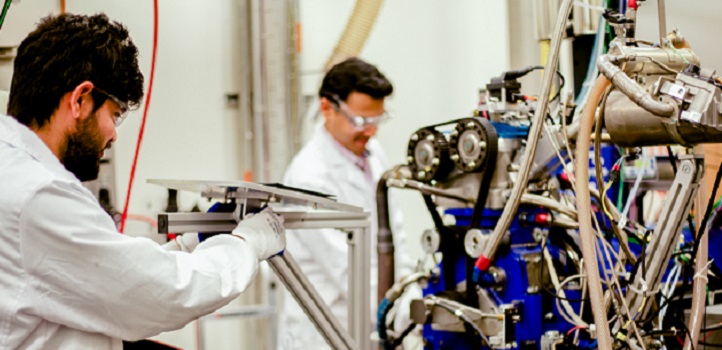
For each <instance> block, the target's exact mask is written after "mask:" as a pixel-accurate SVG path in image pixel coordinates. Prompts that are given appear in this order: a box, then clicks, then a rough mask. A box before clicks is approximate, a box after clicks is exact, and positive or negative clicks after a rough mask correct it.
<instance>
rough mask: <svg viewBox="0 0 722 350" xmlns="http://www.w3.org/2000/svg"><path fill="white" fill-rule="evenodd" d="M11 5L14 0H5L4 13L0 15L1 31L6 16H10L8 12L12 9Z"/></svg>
mask: <svg viewBox="0 0 722 350" xmlns="http://www.w3.org/2000/svg"><path fill="white" fill-rule="evenodd" d="M10 3H12V0H5V5H4V6H3V12H2V14H0V29H2V27H3V23H5V16H6V15H7V14H8V10H9V9H10Z"/></svg>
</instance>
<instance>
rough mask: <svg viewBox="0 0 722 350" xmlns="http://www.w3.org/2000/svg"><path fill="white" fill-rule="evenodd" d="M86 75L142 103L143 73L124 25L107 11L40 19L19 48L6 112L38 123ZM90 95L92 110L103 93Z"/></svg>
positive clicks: (101, 100)
mask: <svg viewBox="0 0 722 350" xmlns="http://www.w3.org/2000/svg"><path fill="white" fill-rule="evenodd" d="M86 80H88V81H91V82H93V84H94V85H95V86H97V87H98V88H99V89H102V90H104V91H106V92H108V93H109V94H111V95H113V96H115V97H117V98H118V99H120V100H122V101H124V102H127V103H128V104H129V105H130V106H131V107H137V106H138V105H140V102H141V100H142V99H143V74H142V73H141V72H140V69H139V68H138V48H137V47H136V46H135V45H134V44H133V41H132V40H131V39H130V36H129V35H128V30H127V29H126V28H125V27H124V26H123V25H122V24H120V23H118V22H114V21H113V22H111V21H110V20H109V19H108V17H107V16H106V15H105V14H97V15H93V16H83V15H72V14H63V15H59V16H49V17H46V18H43V19H42V20H41V22H40V24H39V25H38V27H37V28H36V29H35V30H34V31H33V32H32V33H30V34H29V35H28V36H27V37H26V38H25V40H23V42H22V43H21V44H20V47H18V50H17V56H16V57H15V63H14V72H13V79H12V85H11V87H10V100H9V102H8V110H7V113H8V114H9V115H11V116H13V117H15V118H16V119H17V120H18V121H20V122H21V123H23V124H25V125H28V126H32V127H37V128H42V127H43V126H44V125H45V123H47V122H48V121H49V120H50V116H51V115H52V114H53V113H54V112H55V110H56V109H57V108H58V106H59V104H60V99H61V98H62V97H63V95H65V94H66V93H68V92H70V91H73V89H75V87H76V86H78V85H79V84H80V83H82V82H83V81H86ZM92 97H93V104H94V105H93V108H94V109H96V110H97V109H98V108H100V106H102V105H103V103H105V99H106V98H107V97H106V96H104V95H103V94H100V93H93V94H92Z"/></svg>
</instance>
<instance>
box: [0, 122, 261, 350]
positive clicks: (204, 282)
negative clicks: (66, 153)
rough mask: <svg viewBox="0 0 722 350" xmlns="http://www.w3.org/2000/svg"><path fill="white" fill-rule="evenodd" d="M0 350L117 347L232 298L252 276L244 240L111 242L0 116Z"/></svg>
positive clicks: (57, 168)
mask: <svg viewBox="0 0 722 350" xmlns="http://www.w3.org/2000/svg"><path fill="white" fill-rule="evenodd" d="M0 242H2V244H0V266H2V268H0V349H73V350H78V349H94V350H97V349H121V348H122V342H121V339H124V340H138V339H143V338H147V337H151V336H154V335H157V334H158V333H161V332H164V331H170V330H175V329H179V328H181V327H183V326H184V325H185V324H187V323H188V322H190V321H192V320H193V319H196V318H197V317H199V316H201V315H204V314H208V313H210V312H213V311H214V310H216V309H218V308H220V307H221V306H223V305H225V304H227V303H228V302H230V301H231V300H233V299H234V298H236V297H237V296H238V295H239V294H240V293H241V292H242V291H243V290H244V289H246V287H248V285H249V284H250V283H251V281H252V278H253V276H254V274H255V272H256V270H257V268H258V258H257V257H256V255H255V253H254V251H253V249H252V248H251V247H250V246H249V245H248V244H247V243H245V242H244V241H243V240H241V239H238V238H236V237H230V236H227V235H220V236H216V237H213V238H210V239H208V240H207V241H206V242H204V243H201V244H200V245H198V247H197V248H196V249H195V251H194V252H193V253H183V252H169V251H166V250H163V249H162V248H161V247H160V246H159V245H158V244H156V243H154V242H153V241H151V240H149V239H146V238H133V237H130V236H127V235H122V234H119V233H118V231H117V230H116V228H115V226H114V223H113V221H112V220H111V218H110V217H109V216H108V215H107V214H106V213H105V212H104V211H103V210H102V209H101V207H100V205H99V204H98V202H97V200H96V199H95V197H93V195H92V194H91V193H90V191H88V190H87V189H86V188H84V187H83V186H82V185H81V183H80V182H79V181H78V180H77V179H76V178H75V176H73V175H72V174H71V173H69V172H68V171H67V170H66V169H65V168H64V167H63V165H62V164H61V163H60V162H59V161H58V159H57V158H56V157H55V156H54V155H53V154H52V153H51V151H50V149H49V148H48V147H47V146H46V145H45V144H44V143H43V142H42V140H40V138H39V137H38V136H37V135H36V134H35V133H34V132H32V131H31V130H30V129H28V128H26V127H25V126H24V125H21V124H19V123H18V122H17V121H16V120H15V119H13V118H10V117H6V116H3V115H0Z"/></svg>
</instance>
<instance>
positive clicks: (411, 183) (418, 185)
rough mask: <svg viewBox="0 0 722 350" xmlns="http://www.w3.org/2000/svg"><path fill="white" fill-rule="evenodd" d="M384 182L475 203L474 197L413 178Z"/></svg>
mask: <svg viewBox="0 0 722 350" xmlns="http://www.w3.org/2000/svg"><path fill="white" fill-rule="evenodd" d="M386 184H387V185H388V186H391V187H396V188H411V189H414V190H417V191H419V192H421V193H422V194H430V195H434V196H441V197H446V198H450V199H455V200H458V201H462V202H464V203H468V204H474V203H476V198H475V197H471V196H465V195H463V194H457V193H454V192H451V191H449V190H444V189H441V188H436V187H433V186H429V185H427V184H424V183H422V182H418V181H415V180H408V179H401V180H398V179H388V180H387V181H386Z"/></svg>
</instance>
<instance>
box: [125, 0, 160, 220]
mask: <svg viewBox="0 0 722 350" xmlns="http://www.w3.org/2000/svg"><path fill="white" fill-rule="evenodd" d="M157 51H158V0H153V55H152V56H151V59H150V81H149V82H148V96H147V97H146V100H145V108H144V109H143V119H142V120H141V122H140V131H139V132H138V142H137V144H136V145H135V155H134V156H133V165H132V166H131V168H130V179H129V180H128V192H127V193H126V195H125V204H124V206H123V214H122V215H121V217H120V229H119V230H120V233H123V230H124V229H125V220H126V219H128V204H130V193H131V192H132V190H133V180H134V179H135V168H136V166H137V165H138V154H139V153H140V144H141V143H142V142H143V133H144V132H145V121H146V119H147V118H148V107H149V106H150V97H151V93H152V92H153V77H154V76H155V57H156V52H157Z"/></svg>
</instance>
